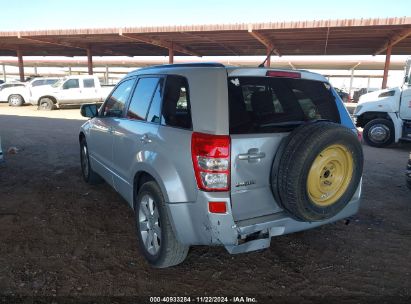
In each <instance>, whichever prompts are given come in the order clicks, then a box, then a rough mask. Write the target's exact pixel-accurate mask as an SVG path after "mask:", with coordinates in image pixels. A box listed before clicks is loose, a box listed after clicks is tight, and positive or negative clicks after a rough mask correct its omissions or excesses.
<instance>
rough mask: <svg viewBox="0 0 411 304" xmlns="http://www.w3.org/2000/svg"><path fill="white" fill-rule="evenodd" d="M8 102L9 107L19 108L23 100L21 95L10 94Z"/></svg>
mask: <svg viewBox="0 0 411 304" xmlns="http://www.w3.org/2000/svg"><path fill="white" fill-rule="evenodd" d="M8 102H9V106H11V107H20V106H22V105H23V103H24V99H23V97H22V96H21V95H18V94H12V95H10V96H9V99H8Z"/></svg>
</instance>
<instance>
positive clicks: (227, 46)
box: [0, 17, 411, 56]
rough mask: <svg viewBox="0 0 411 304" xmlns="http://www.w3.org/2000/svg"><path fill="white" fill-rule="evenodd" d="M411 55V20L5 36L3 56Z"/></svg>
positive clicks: (0, 46) (0, 39) (0, 45)
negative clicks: (388, 51)
mask: <svg viewBox="0 0 411 304" xmlns="http://www.w3.org/2000/svg"><path fill="white" fill-rule="evenodd" d="M390 44H391V45H393V47H392V54H393V55H407V54H411V17H401V18H386V19H346V20H320V21H301V22H300V21H299V22H276V23H257V24H255V23H254V24H225V25H192V26H164V27H137V28H101V29H62V30H42V31H21V32H0V56H16V51H17V50H20V51H21V52H22V54H23V55H24V56H84V55H85V54H86V50H87V49H90V50H91V53H92V55H93V56H167V55H168V49H169V48H172V49H173V50H174V55H194V56H245V55H265V54H266V53H267V49H274V55H370V54H384V53H385V50H386V49H387V47H388V45H390Z"/></svg>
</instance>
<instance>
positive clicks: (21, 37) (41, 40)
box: [17, 32, 130, 56]
mask: <svg viewBox="0 0 411 304" xmlns="http://www.w3.org/2000/svg"><path fill="white" fill-rule="evenodd" d="M17 38H19V39H23V40H27V41H33V42H36V43H44V44H49V45H57V46H63V47H67V48H73V49H79V50H86V49H87V46H85V45H75V44H73V43H69V42H64V41H52V40H46V39H44V38H43V39H39V38H31V37H23V36H21V34H20V32H19V33H18V36H17ZM95 51H97V50H95ZM98 51H99V52H102V53H103V54H106V55H108V56H130V55H129V54H125V53H119V52H113V51H112V50H98Z"/></svg>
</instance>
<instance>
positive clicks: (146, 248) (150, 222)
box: [134, 181, 189, 268]
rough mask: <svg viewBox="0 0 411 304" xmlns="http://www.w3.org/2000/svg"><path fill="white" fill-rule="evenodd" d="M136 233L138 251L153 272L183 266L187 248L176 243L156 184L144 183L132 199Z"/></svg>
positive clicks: (152, 182)
mask: <svg viewBox="0 0 411 304" xmlns="http://www.w3.org/2000/svg"><path fill="white" fill-rule="evenodd" d="M134 210H135V214H136V230H137V235H138V243H139V247H140V251H141V252H142V254H143V255H144V257H145V258H146V260H147V261H148V262H149V263H150V264H151V265H152V266H154V267H156V268H165V267H170V266H174V265H177V264H180V263H182V262H183V261H184V260H185V258H186V256H187V253H188V249H189V247H188V246H186V245H183V244H181V243H179V242H178V240H177V239H176V236H175V234H174V231H173V229H172V227H171V223H170V220H169V218H168V215H167V210H166V207H165V202H164V198H163V194H162V193H161V190H160V188H159V187H158V185H157V183H156V182H154V181H150V182H147V183H145V184H144V185H143V186H142V187H141V188H140V191H139V192H138V195H137V197H136V199H135V209H134Z"/></svg>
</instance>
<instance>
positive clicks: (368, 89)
mask: <svg viewBox="0 0 411 304" xmlns="http://www.w3.org/2000/svg"><path fill="white" fill-rule="evenodd" d="M370 79H371V77H368V80H367V93H368V92H369V91H370Z"/></svg>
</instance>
